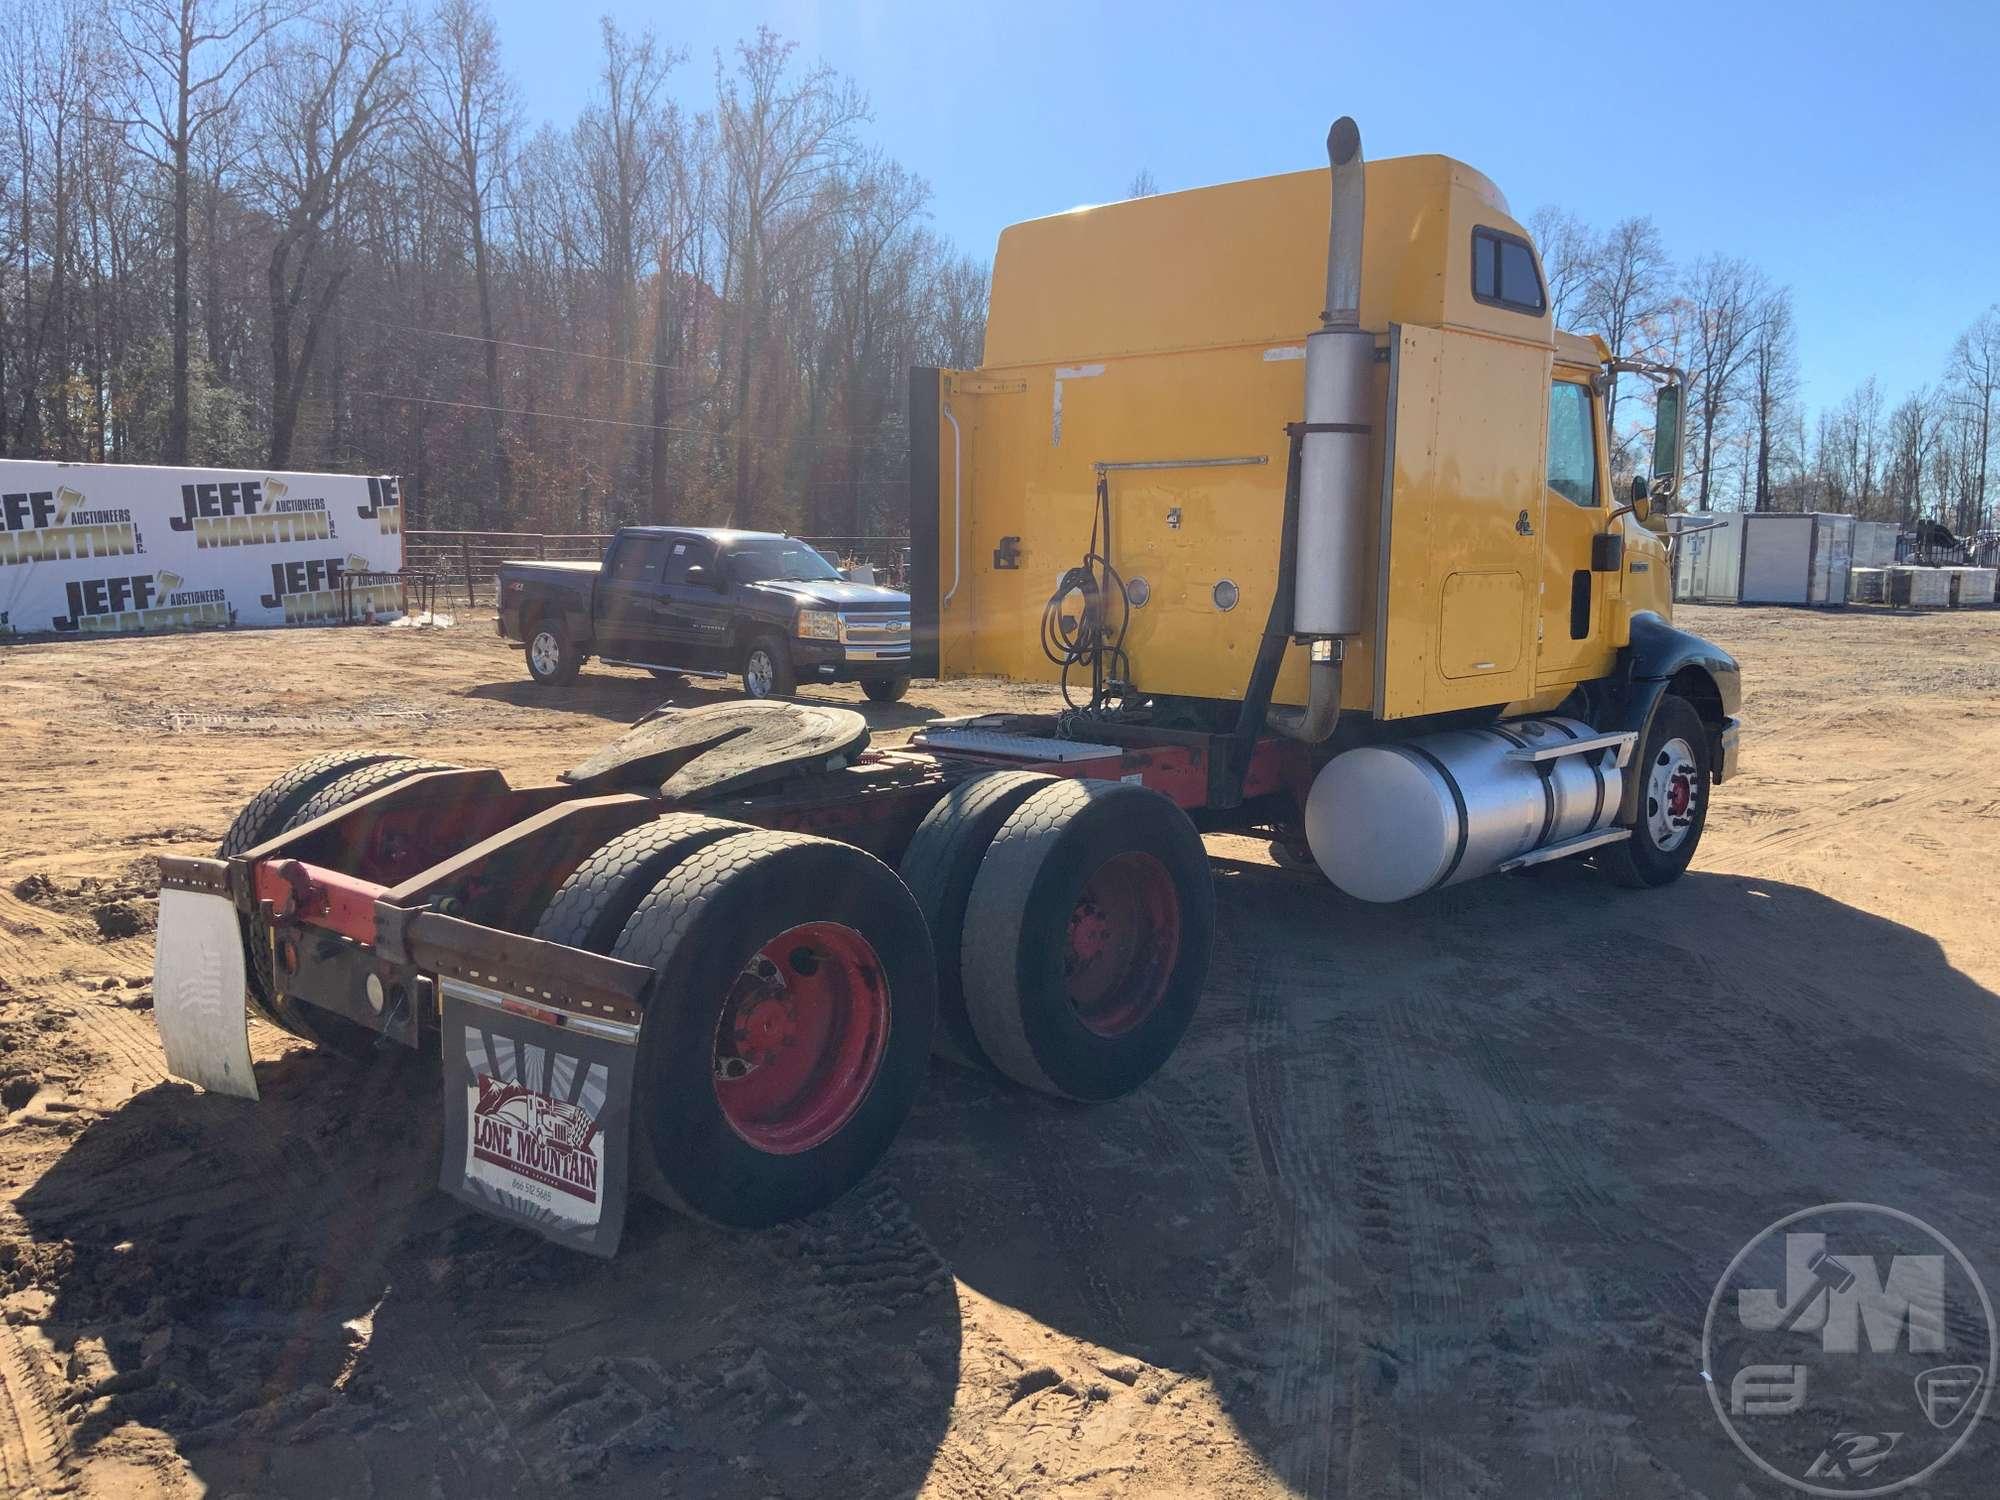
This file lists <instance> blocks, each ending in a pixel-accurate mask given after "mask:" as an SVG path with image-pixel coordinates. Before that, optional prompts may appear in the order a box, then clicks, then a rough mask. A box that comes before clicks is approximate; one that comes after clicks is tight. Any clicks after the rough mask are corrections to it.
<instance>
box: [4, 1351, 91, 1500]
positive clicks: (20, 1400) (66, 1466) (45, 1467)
mask: <svg viewBox="0 0 2000 1500" xmlns="http://www.w3.org/2000/svg"><path fill="white" fill-rule="evenodd" d="M70 1467H71V1465H70V1454H69V1440H68V1437H67V1434H66V1432H65V1429H64V1427H63V1424H62V1419H61V1418H60V1417H59V1416H58V1415H57V1413H56V1405H55V1396H54V1394H53V1393H52V1392H51V1390H50V1388H49V1383H48V1381H47V1380H46V1379H45V1378H44V1376H43V1373H42V1365H41V1357H40V1355H39V1354H38V1352H37V1351H36V1350H35V1348H34V1347H33V1345H32V1344H31V1343H30V1341H29V1337H28V1336H27V1335H26V1334H23V1333H22V1331H21V1330H20V1329H19V1328H17V1327H15V1326H14V1325H12V1324H9V1323H0V1482H4V1485H5V1488H6V1493H7V1494H8V1495H10V1496H14V1497H17V1500H41V1497H43V1496H48V1495H55V1494H59V1493H67V1492H69V1491H70V1490H71V1489H73V1488H74V1486H73V1484H72V1482H71V1479H70V1474H69V1470H70Z"/></svg>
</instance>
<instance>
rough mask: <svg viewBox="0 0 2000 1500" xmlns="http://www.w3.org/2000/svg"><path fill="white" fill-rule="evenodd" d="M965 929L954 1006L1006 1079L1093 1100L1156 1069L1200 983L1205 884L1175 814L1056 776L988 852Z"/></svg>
mask: <svg viewBox="0 0 2000 1500" xmlns="http://www.w3.org/2000/svg"><path fill="white" fill-rule="evenodd" d="M969 913H970V915H969V917H968V920H967V923H966V931H965V949H964V958H963V961H962V962H963V972H964V976H965V1000H966V1010H967V1013H968V1014H969V1015H970V1016H971V1018H972V1026H973V1030H974V1031H975V1032H977V1033H978V1036H979V1043H980V1046H981V1047H983V1048H984V1049H985V1051H986V1055H987V1056H988V1057H990V1058H991V1059H992V1060H993V1064H994V1066H995V1067H997V1068H999V1070H1000V1071H1001V1072H1002V1073H1005V1074H1006V1075H1007V1076H1008V1077H1009V1078H1012V1079H1013V1080H1014V1081H1015V1082H1017V1083H1020V1084H1024V1085H1026V1086H1027V1087H1029V1088H1033V1089H1039V1090H1041V1091H1042V1092H1044V1093H1049V1094H1058V1095H1061V1096H1063V1097H1065V1098H1070V1099H1079V1100H1085V1101H1090V1102H1096V1101H1100V1100H1105V1099H1115V1098H1117V1097H1118V1096H1120V1095H1121V1094H1126V1093H1130V1092H1131V1091H1132V1090H1133V1089H1135V1088H1137V1087H1138V1086H1139V1085H1140V1084H1142V1083H1144V1082H1145V1081H1146V1080H1147V1079H1148V1078H1150V1077H1152V1076H1153V1074H1154V1073H1155V1072H1157V1071H1158V1070H1159V1068H1160V1067H1161V1065H1162V1064H1164V1063H1165V1062H1166V1060H1167V1059H1168V1058H1169V1057H1171V1056H1172V1055H1173V1051H1174V1048H1175V1047H1176V1046H1178V1045H1179V1044H1180V1039H1181V1036H1182V1035H1183V1033H1185V1032H1186V1030H1187V1028H1188V1023H1189V1022H1190V1021H1191V1020H1193V1019H1194V1011H1195V1006H1196V1005H1197V1004H1198V1003H1199V1001H1200V999H1201V990H1202V985H1203V982H1204V981H1205V980H1206V979H1207V976H1208V959H1209V951H1210V947H1211V944H1212V941H1213V937H1214V929H1215V887H1214V882H1213V880H1212V878H1211V877H1210V874H1209V869H1208V856H1207V853H1206V851H1205V850H1204V849H1203V848H1202V843H1201V835H1200V834H1198V833H1197V832H1196V831H1195V828H1194V825H1193V824H1192V823H1191V822H1189V821H1188V817H1187V814H1186V813H1184V812H1182V811H1181V810H1180V809H1179V808H1178V807H1176V806H1174V804H1173V803H1172V802H1170V801H1168V800H1167V799H1166V798H1165V797H1163V796H1161V795H1160V794H1159V793H1158V792H1153V791H1148V790H1147V789H1146V788H1144V787H1140V786H1133V785H1129V784H1126V783H1123V782H1116V781H1060V782H1058V783H1057V784H1056V785H1054V786H1050V787H1044V788H1042V789H1041V790H1040V791H1038V792H1035V793H1034V794H1033V795H1031V796H1030V797H1028V799H1027V800H1026V801H1024V802H1023V803H1022V804H1021V805H1020V806H1019V807H1017V808H1016V809H1015V810H1014V812H1013V814H1012V816H1010V817H1009V818H1008V819H1007V821H1006V823H1005V824H1004V825H1002V827H1001V829H1000V832H999V834H998V835H996V836H995V838H994V840H993V844H992V847H991V848H990V849H988V851H987V853H986V858H985V860H984V862H983V863H982V864H981V865H980V867H979V875H978V877H977V878H976V879H975V880H974V881H973V883H972V897H971V904H970V907H969Z"/></svg>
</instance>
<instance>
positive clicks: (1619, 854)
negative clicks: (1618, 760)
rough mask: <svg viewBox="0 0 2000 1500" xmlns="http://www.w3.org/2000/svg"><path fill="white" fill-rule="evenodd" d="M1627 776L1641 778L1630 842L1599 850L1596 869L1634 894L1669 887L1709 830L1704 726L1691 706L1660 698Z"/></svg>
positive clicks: (1671, 697)
mask: <svg viewBox="0 0 2000 1500" xmlns="http://www.w3.org/2000/svg"><path fill="white" fill-rule="evenodd" d="M1627 774H1628V775H1631V776H1636V777H1638V778H1639V815H1638V817H1637V818H1635V819H1634V820H1633V824H1632V837H1630V838H1629V839H1626V840H1625V841H1624V842H1623V843H1618V844H1609V845H1607V846H1606V847H1604V848H1603V849H1600V850H1599V851H1598V852H1597V856H1596V859H1597V868H1598V869H1599V870H1600V871H1602V872H1603V874H1604V876H1605V878H1606V879H1608V880H1609V881H1610V882H1611V883H1612V884H1613V885H1622V886H1625V887H1627V888H1629V889H1632V890H1644V889H1647V888H1649V887H1652V886H1662V885H1669V884H1671V883H1672V882H1674V881H1676V880H1678V879H1680V878H1681V876H1682V874H1684V873H1685V872H1686V870H1687V867H1688V862H1689V861H1690V860H1692V859H1693V858H1694V851H1695V848H1696V846H1697V845H1699V844H1700V843H1701V835H1702V831H1703V830H1704V829H1705V828H1706V827H1707V826H1708V784H1709V783H1708V778H1709V740H1708V726H1707V725H1706V724H1704V723H1702V722H1701V715H1700V714H1699V713H1697V712H1696V711H1695V707H1694V705H1693V704H1692V703H1690V702H1688V701H1687V699H1685V698H1682V697H1679V696H1677V695H1675V694H1673V693H1669V694H1667V695H1666V696H1665V697H1664V698H1662V699H1660V705H1659V707H1658V708H1656V709H1654V710H1653V722H1652V723H1651V724H1650V725H1648V726H1647V728H1646V743H1645V745H1644V746H1643V747H1642V748H1641V751H1640V753H1639V754H1638V755H1635V756H1633V757H1632V765H1631V769H1630V770H1629V771H1628V772H1627ZM1676 803H1678V804H1679V805H1678V806H1677V805H1676Z"/></svg>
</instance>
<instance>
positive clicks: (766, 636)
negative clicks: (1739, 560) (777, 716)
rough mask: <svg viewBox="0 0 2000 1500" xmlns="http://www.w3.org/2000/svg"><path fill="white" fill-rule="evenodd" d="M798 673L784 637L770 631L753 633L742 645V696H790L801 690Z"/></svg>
mask: <svg viewBox="0 0 2000 1500" xmlns="http://www.w3.org/2000/svg"><path fill="white" fill-rule="evenodd" d="M798 687H799V676H798V672H797V671H796V670H795V669H794V668H793V666H792V653H791V651H790V650H789V649H788V648H787V647H786V645H785V638H784V637H783V636H781V635H777V634H775V633H773V632H771V631H760V632H759V633H758V634H756V635H753V636H751V637H750V640H749V642H748V644H746V645H745V646H744V648H743V696H744V697H746V698H789V697H791V696H792V694H793V693H795V692H797V691H798Z"/></svg>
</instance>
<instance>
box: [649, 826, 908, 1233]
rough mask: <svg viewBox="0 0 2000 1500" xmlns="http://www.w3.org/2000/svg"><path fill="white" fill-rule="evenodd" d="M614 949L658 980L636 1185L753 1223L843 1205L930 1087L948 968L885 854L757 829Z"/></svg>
mask: <svg viewBox="0 0 2000 1500" xmlns="http://www.w3.org/2000/svg"><path fill="white" fill-rule="evenodd" d="M612 953H613V956H614V957H617V958H622V959H625V960H627V961H629V962H632V963H640V964H645V965H647V966H649V967H651V968H653V969H655V970H657V971H658V973H659V980H658V982H657V983H656V984H655V986H654V991H653V993H654V996H655V998H654V1000H653V1002H652V1004H651V1005H650V1006H649V1007H648V1009H647V1011H646V1018H645V1023H644V1025H643V1026H642V1027H641V1029H640V1033H639V1055H638V1059H637V1063H638V1083H637V1089H636V1092H635V1096H634V1100H633V1134H634V1137H635V1140H636V1142H638V1143H640V1144H639V1149H637V1150H636V1151H635V1153H634V1158H635V1159H634V1163H633V1165H634V1180H635V1182H636V1183H638V1184H639V1185H640V1186H642V1187H644V1188H645V1189H646V1190H647V1191H649V1192H651V1193H653V1194H654V1195H655V1196H658V1197H660V1198H662V1199H664V1200H665V1201H666V1202H667V1203H669V1204H670V1205H672V1206H673V1207H675V1208H678V1209H680V1210H681V1211H683V1212H685V1213H689V1214H693V1215H695V1216H696V1217H698V1218H702V1219H706V1220H709V1221H710V1222H712V1223H717V1224H724V1225H728V1226H731V1227H735V1228H746V1229H755V1228H762V1227H764V1226H767V1225H770V1224H776V1223H779V1222H781V1221H783V1220H785V1219H793V1218H797V1217H799V1216H800V1215H802V1214H808V1213H811V1212H813V1211H814V1210H815V1209H818V1208H821V1207H824V1206H825V1205H826V1204H828V1203H830V1202H832V1201H833V1200H834V1199H835V1198H838V1197H839V1196H840V1195H841V1194H842V1193H845V1192H846V1191H847V1190H848V1189H849V1188H851V1187H852V1186H854V1184H855V1183H857V1182H859V1181H860V1180H861V1178H862V1177H864V1176H865V1175H866V1174H867V1173H868V1171H869V1169H870V1168H872V1167H873V1166H874V1165H875V1163H876V1162H877V1161H878V1160H879V1159H880V1158H881V1156H882V1153H883V1152H884V1151H886V1150H887V1149H888V1147H889V1143H890V1141H891V1140H893V1139H894V1137H895V1134H896V1131H897V1130H898V1129H899V1128H900V1127H901V1126H902V1123H903V1121H904V1119H905V1117H907V1116H908V1114H909V1112H910V1106H911V1105H912V1104H913V1103H914V1102H915V1100H916V1096H917V1091H918V1090H919V1089H920V1088H921V1087H922V1086H923V1082H924V1077H925V1072H926V1067H927V1064H928V1061H929V1053H930V1042H931V1025H932V1020H933V1016H934V1013H935V1006H936V994H937V979H936V971H935V969H934V968H933V967H932V961H931V944H930V937H929V934H928V933H927V932H926V931H925V929H924V917H923V913H922V912H921V911H919V910H918V909H917V903H916V900H915V899H914V898H913V897H912V896H911V895H910V892H909V891H908V889H907V888H905V886H904V885H903V883H902V881H900V880H898V879H897V878H896V874H895V872H894V871H893V870H891V869H889V867H888V866H887V865H884V864H883V863H881V862H880V861H879V860H877V859H875V858H874V857H873V856H872V855H869V854H865V853H863V852H862V851H861V850H859V849H855V848H852V847H851V846H849V845H846V844H837V843H834V842H832V841H831V840H829V839H819V838H811V837H808V836H806V835H804V834H796V833H776V832H762V831H760V832H752V833H741V834H736V835H733V836H732V837H729V838H726V839H722V840H720V841H718V842H716V843H713V844H710V845H708V846H707V847H706V848H704V849H699V850H697V851H695V852H694V853H693V854H691V855H689V856H688V857H687V858H686V859H684V860H682V861H681V862H680V864H678V865H677V866H675V867H674V869H673V870H672V871H670V872H669V873H668V874H667V875H666V877H665V878H664V879H662V880H661V881H660V882H659V884H657V885H656V886H654V887H653V889H652V890H651V891H650V892H649V893H648V894H647V896H646V898H645V900H643V901H642V902H640V904H639V909H638V910H637V911H635V912H634V913H633V914H632V917H631V920H630V921H628V922H627V923H626V924H625V930H624V931H623V932H622V933H620V934H619V937H618V941H617V943H616V944H615V945H614V946H613V949H612Z"/></svg>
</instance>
